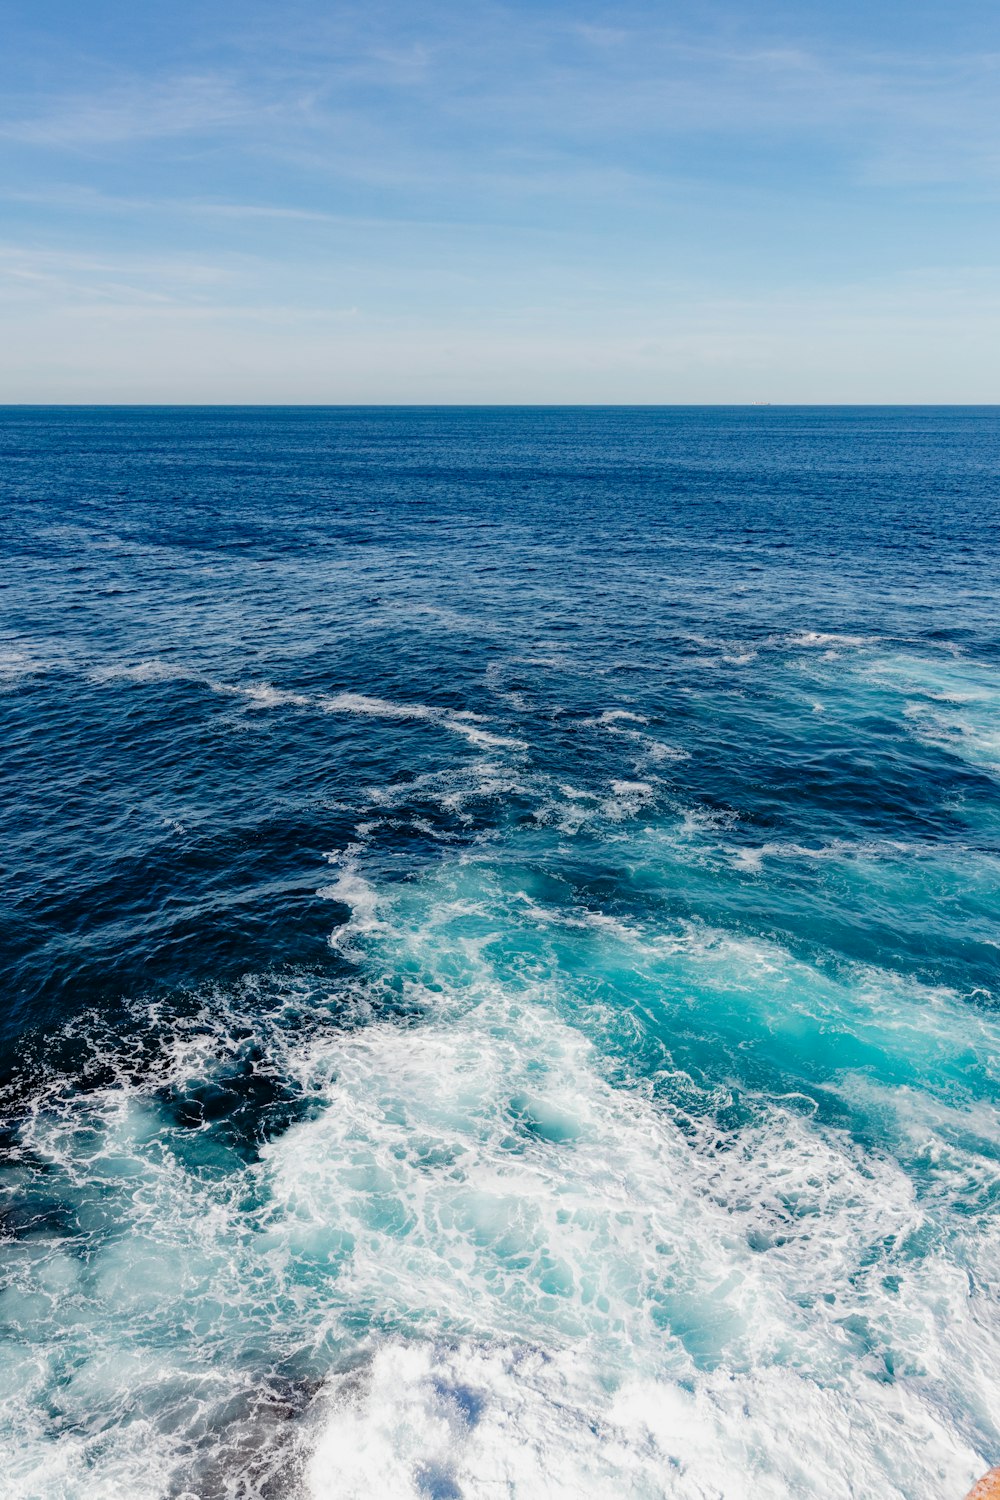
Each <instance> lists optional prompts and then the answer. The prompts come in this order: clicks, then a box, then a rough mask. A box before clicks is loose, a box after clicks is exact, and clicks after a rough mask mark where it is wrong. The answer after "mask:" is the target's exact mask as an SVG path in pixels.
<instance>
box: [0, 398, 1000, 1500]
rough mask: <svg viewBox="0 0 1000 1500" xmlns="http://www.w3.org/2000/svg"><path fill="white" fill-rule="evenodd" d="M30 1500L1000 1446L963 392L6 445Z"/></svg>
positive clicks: (236, 427) (982, 573)
mask: <svg viewBox="0 0 1000 1500" xmlns="http://www.w3.org/2000/svg"><path fill="white" fill-rule="evenodd" d="M0 487H2V500H3V504H2V508H0V509H2V519H0V527H2V560H3V562H2V580H0V581H2V593H0V676H2V688H3V693H2V696H0V746H2V767H3V779H4V784H5V794H4V799H3V804H2V827H0V863H2V865H3V906H2V912H0V918H2V937H3V951H4V954H5V959H6V961H5V965H4V974H5V986H4V1005H3V1009H2V1015H0V1069H2V1077H3V1091H4V1093H3V1100H4V1102H3V1112H4V1116H5V1119H6V1126H5V1135H4V1137H3V1141H4V1164H3V1168H2V1176H3V1182H2V1187H3V1220H2V1226H3V1235H4V1243H3V1246H2V1256H3V1260H2V1266H3V1276H4V1288H5V1289H4V1290H3V1292H2V1294H0V1322H2V1328H0V1338H2V1347H0V1465H2V1468H3V1470H4V1472H6V1474H7V1475H8V1481H7V1482H8V1485H9V1489H8V1490H7V1491H6V1492H5V1493H9V1494H11V1495H12V1496H16V1497H19V1500H50V1497H73V1500H77V1497H80V1500H83V1497H100V1500H117V1497H122V1500H125V1497H128V1500H136V1497H143V1500H147V1497H148V1500H165V1497H168V1496H170V1497H180V1496H186V1497H188V1500H190V1497H192V1496H195V1497H198V1500H217V1497H223V1496H230V1497H236V1496H240V1497H250V1496H271V1497H273V1496H279V1495H280V1496H296V1497H299V1496H302V1497H311V1500H326V1497H334V1496H336V1497H338V1500H340V1497H345V1500H346V1497H355V1496H357V1497H362V1496H364V1497H373V1500H397V1497H399V1500H403V1497H423V1496H430V1497H437V1500H452V1497H458V1496H462V1497H466V1500H477V1497H491V1496H495V1495H496V1496H500V1495H502V1496H505V1497H517V1500H536V1497H545V1500H549V1497H559V1500H563V1497H565V1500H570V1497H578V1496H580V1495H586V1496H595V1497H603V1496H615V1497H619V1496H622V1495H624V1496H635V1497H654V1496H670V1497H676V1500H744V1497H745V1500H751V1497H753V1500H785V1497H793V1496H794V1497H798V1496H802V1497H806V1496H809V1497H820V1500H847V1497H859V1500H860V1497H865V1500H868V1497H875V1496H879V1497H882V1496H885V1497H894V1500H946V1497H948V1496H951V1495H954V1496H955V1497H956V1500H960V1497H961V1495H962V1494H963V1493H964V1490H965V1488H967V1487H968V1485H969V1484H970V1483H971V1482H972V1480H973V1479H974V1478H975V1477H976V1475H977V1473H978V1472H980V1471H982V1470H983V1469H984V1468H986V1467H988V1466H989V1464H990V1463H991V1462H992V1463H995V1462H998V1461H1000V1415H998V1409H997V1403H996V1392H997V1390H998V1388H1000V1279H998V1272H1000V1235H998V1228H1000V1226H998V1218H1000V1135H998V1129H997V1125H998V1112H997V1076H998V1069H1000V1015H998V1002H1000V921H998V918H1000V882H998V877H1000V712H998V711H1000V618H998V608H997V600H998V597H1000V409H997V408H968V409H961V408H939V409H935V408H913V409H907V408H881V409H879V408H857V409H850V408H829V409H824V408H801V409H790V408H751V409H744V408H732V409H725V408H711V409H708V408H706V409H694V408H676V409H659V408H637V409H623V408H608V409H579V408H566V409H537V408H536V409H523V410H516V409H507V408H503V409H501V408H498V409H483V408H478V409H430V408H428V409H389V408H386V409H318V408H309V409H285V408H276V409H259V408H258V409H237V408H233V409H220V408H212V409H193V408H186V409H167V408H164V409H152V408H139V409H135V408H133V409H108V408H94V409H82V408H76V409H69V408H52V409H33V408H7V409H5V410H0Z"/></svg>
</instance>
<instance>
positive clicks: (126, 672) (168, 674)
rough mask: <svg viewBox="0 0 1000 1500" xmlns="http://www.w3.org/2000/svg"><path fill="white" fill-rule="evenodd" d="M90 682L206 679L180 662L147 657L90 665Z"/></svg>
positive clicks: (189, 680)
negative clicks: (140, 659) (133, 660)
mask: <svg viewBox="0 0 1000 1500" xmlns="http://www.w3.org/2000/svg"><path fill="white" fill-rule="evenodd" d="M88 675H89V677H90V680H91V681H92V682H147V683H151V682H192V681H206V679H205V678H203V677H202V675H201V673H200V672H197V671H196V670H195V669H194V668H193V667H188V666H185V665H183V663H180V662H173V661H163V660H162V659H161V658H160V657H148V658H146V659H145V660H143V661H137V662H102V663H100V664H98V665H97V666H94V667H91V669H90V672H89V674H88Z"/></svg>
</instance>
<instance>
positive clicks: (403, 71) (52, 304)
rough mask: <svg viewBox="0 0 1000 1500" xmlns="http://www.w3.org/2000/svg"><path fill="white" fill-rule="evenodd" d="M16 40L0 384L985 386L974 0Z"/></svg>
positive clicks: (267, 16)
mask: <svg viewBox="0 0 1000 1500" xmlns="http://www.w3.org/2000/svg"><path fill="white" fill-rule="evenodd" d="M0 25H2V34H3V38H4V42H3V46H2V48H0V82H2V99H0V211H2V216H3V222H2V225H0V338H2V349H3V353H2V357H0V400H3V401H50V400H51V401H105V400H107V401H119V400H120V401H320V402H324V401H333V402H339V401H348V402H350V401H361V402H368V401H375V402H377V401H418V402H423V401H428V402H435V401H473V402H475V401H515V402H517V401H526V402H534V401H569V402H572V401H597V402H605V401H611V402H614V401H624V402H632V401H649V402H661V401H664V402H685V401H694V402H702V401H708V402H711V401H722V402H728V401H752V400H771V401H776V402H778V401H1000V276H998V273H1000V212H998V205H1000V11H998V9H997V6H996V4H995V0H991V3H990V4H986V3H979V0H955V3H953V4H952V5H950V6H948V7H946V6H945V5H944V4H942V3H940V0H935V3H934V4H929V3H926V0H908V3H905V4H904V3H901V0H870V3H868V4H861V3H857V0H845V3H841V4H838V5H834V4H832V3H830V0H827V3H824V4H818V3H815V0H799V3H797V4H791V3H788V4H781V3H778V4H767V5H764V4H759V3H748V0H735V3H734V0H717V3H711V0H709V3H700V4H697V5H695V4H670V5H668V4H660V5H650V4H629V3H624V4H618V5H616V6H614V7H611V6H606V5H599V4H590V3H577V4H563V3H552V0H536V3H535V4H524V3H516V4H505V5H493V4H476V3H466V4H457V3H452V0H446V3H430V4H420V3H417V4H410V5H403V4H402V3H399V0H374V3H369V4H365V5H364V6H353V5H333V4H318V3H314V0H292V3H290V4H283V5H281V6H278V5H277V4H273V3H268V4H261V3H254V0H248V3H244V4H240V5H236V4H232V3H228V0H226V3H219V0H201V3H199V4H191V3H189V0H170V3H169V4H162V5H160V6H136V5H134V4H133V5H125V4H124V3H122V0H113V3H112V0H87V3H86V4H80V3H79V0H76V3H73V4H67V3H62V0H58V3H53V0H34V3H32V4H30V5H28V4H22V3H15V4H5V5H4V6H3V7H2V15H0Z"/></svg>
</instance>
